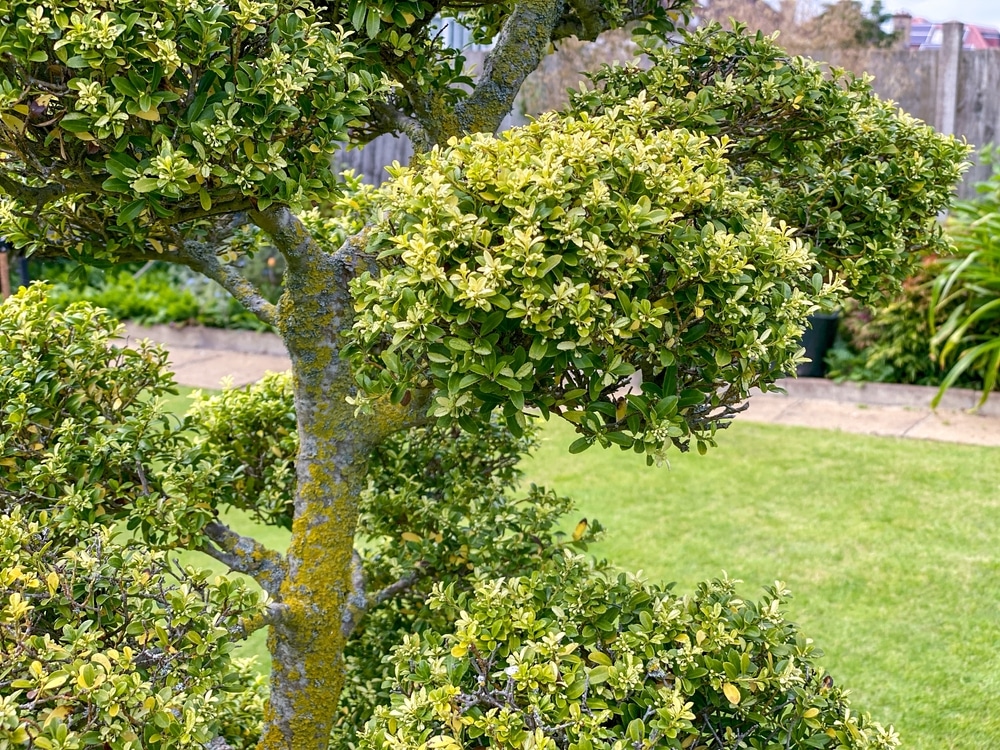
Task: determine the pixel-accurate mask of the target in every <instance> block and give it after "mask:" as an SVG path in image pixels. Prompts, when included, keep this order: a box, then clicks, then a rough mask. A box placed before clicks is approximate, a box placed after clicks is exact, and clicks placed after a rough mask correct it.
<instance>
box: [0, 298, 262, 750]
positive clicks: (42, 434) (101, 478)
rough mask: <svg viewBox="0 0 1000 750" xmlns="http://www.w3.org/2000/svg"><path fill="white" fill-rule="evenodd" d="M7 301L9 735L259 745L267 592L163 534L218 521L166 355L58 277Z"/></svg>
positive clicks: (56, 745) (0, 490)
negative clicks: (49, 288) (66, 294)
mask: <svg viewBox="0 0 1000 750" xmlns="http://www.w3.org/2000/svg"><path fill="white" fill-rule="evenodd" d="M0 312H2V314H0V467H2V468H3V473H2V475H0V476H2V479H0V747H2V748H20V747H25V748H41V749H42V750H71V749H76V748H82V747H90V746H96V747H106V748H113V749H114V750H140V748H142V749H151V748H181V747H191V748H195V747H202V746H204V745H205V744H207V743H208V742H210V741H212V740H213V739H215V738H222V739H224V740H225V741H226V742H227V743H228V744H229V745H230V746H231V747H233V748H243V747H249V746H252V744H253V743H254V742H256V738H257V735H258V733H259V725H260V720H261V715H262V708H263V701H264V697H265V690H264V687H263V683H262V680H261V677H260V676H259V675H258V674H256V673H255V670H254V668H253V667H252V666H251V665H249V664H246V663H244V662H241V661H240V660H238V659H235V658H234V649H235V648H236V645H237V644H238V643H239V641H240V640H241V639H242V637H243V632H244V626H245V623H246V621H248V620H251V619H253V618H255V617H256V616H258V615H259V613H260V611H261V605H262V598H261V596H260V593H259V592H258V591H256V590H255V589H253V588H252V587H250V586H249V585H248V584H247V583H246V582H245V581H242V580H239V579H232V580H230V579H227V578H223V577H216V576H213V575H209V574H208V573H207V572H205V571H200V570H197V569H194V568H191V567H187V566H182V565H180V564H178V563H177V562H176V560H174V559H172V557H171V555H170V554H169V552H168V550H166V549H164V550H159V549H157V547H159V546H162V545H166V546H168V547H171V546H176V545H178V544H180V543H181V542H182V539H181V538H180V537H181V536H183V535H186V534H192V533H196V531H197V529H198V528H199V526H200V525H203V524H204V523H205V522H206V521H207V520H208V519H209V518H211V509H210V507H209V506H208V504H207V503H205V502H203V501H201V500H198V499H197V497H196V496H194V495H193V494H192V490H193V489H194V488H197V487H201V488H207V487H209V484H207V483H206V482H205V481H202V480H203V479H204V477H201V478H200V479H199V478H198V477H199V475H200V474H201V470H196V469H194V468H193V467H192V466H190V465H184V464H183V462H182V461H181V460H180V458H179V456H180V454H181V453H182V452H183V448H184V444H183V438H182V436H180V434H179V430H178V429H177V427H178V424H177V421H176V419H173V420H171V419H170V418H169V417H168V415H167V414H166V413H165V412H164V411H163V408H162V403H161V396H162V394H164V393H165V392H167V391H169V390H170V389H171V388H172V378H171V376H170V374H169V373H168V372H167V371H166V370H165V369H164V367H165V353H164V352H163V351H162V350H160V349H155V348H152V347H150V346H141V347H139V348H138V349H136V350H125V349H117V348H114V347H112V346H111V345H110V344H111V340H112V337H113V336H114V334H115V333H116V332H117V330H118V324H117V322H116V321H113V320H112V319H111V318H110V317H109V316H108V315H107V314H106V313H104V312H101V311H99V310H96V309H95V308H93V307H91V306H89V305H86V304H77V305H72V306H70V308H69V309H68V310H66V311H65V312H64V313H60V312H57V311H55V310H54V309H53V308H52V305H51V303H50V302H49V301H47V300H46V287H44V286H34V287H31V288H30V289H28V290H26V291H24V292H21V293H20V294H18V295H16V296H14V297H12V298H10V299H8V300H7V301H5V302H4V303H3V305H2V306H0ZM130 529H131V530H130Z"/></svg>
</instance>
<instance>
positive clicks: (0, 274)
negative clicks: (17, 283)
mask: <svg viewBox="0 0 1000 750" xmlns="http://www.w3.org/2000/svg"><path fill="white" fill-rule="evenodd" d="M9 296H10V262H9V261H8V259H7V251H6V249H4V248H2V247H0V299H7V298H8V297H9Z"/></svg>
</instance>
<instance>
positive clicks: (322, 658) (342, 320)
mask: <svg viewBox="0 0 1000 750" xmlns="http://www.w3.org/2000/svg"><path fill="white" fill-rule="evenodd" d="M254 221H255V222H256V223H257V224H258V225H259V226H260V227H261V228H262V229H264V230H265V231H266V232H267V233H268V234H269V235H270V236H271V238H272V239H273V240H274V243H275V246H276V247H277V248H278V249H279V250H281V251H282V253H283V254H284V256H285V258H286V260H287V262H288V267H287V269H286V272H285V275H284V283H285V292H284V294H283V295H282V298H281V303H280V305H279V308H278V314H277V327H278V331H279V333H280V334H281V336H282V338H283V339H284V342H285V346H286V347H287V348H288V353H289V355H290V357H291V360H292V375H293V380H294V389H295V411H296V418H297V421H298V434H299V453H298V456H297V457H296V464H295V469H296V488H295V515H294V520H293V522H292V539H291V543H290V545H289V548H288V554H287V556H286V563H287V571H288V572H287V575H286V577H285V580H284V581H283V583H282V585H281V588H280V591H279V592H278V599H279V600H280V602H281V604H283V605H284V606H283V607H282V612H283V614H282V616H281V618H280V619H279V621H278V622H276V623H273V624H272V625H271V630H270V634H269V636H268V649H269V650H270V652H271V658H272V667H271V696H270V701H269V703H268V708H267V710H266V712H265V715H264V730H263V733H262V735H261V740H260V744H259V746H258V750H326V748H327V746H328V744H329V736H330V729H331V727H332V724H333V717H334V714H335V710H336V707H337V700H338V699H339V697H340V693H341V691H342V689H343V687H344V681H345V678H346V675H345V667H344V646H345V644H346V642H347V638H348V636H349V635H350V630H351V628H352V627H353V625H354V623H356V622H357V620H358V619H359V617H360V616H361V615H362V614H363V611H364V609H365V607H366V603H367V602H366V597H365V592H364V590H363V581H359V580H356V577H355V575H354V570H353V556H354V555H353V553H354V534H355V532H356V528H357V521H358V501H359V497H360V494H361V491H362V490H363V489H364V487H365V486H366V484H367V479H366V471H367V463H368V456H369V455H370V454H371V452H372V449H373V448H375V446H377V445H378V444H379V443H380V442H381V441H382V440H384V439H385V438H386V437H387V436H388V435H390V434H391V433H393V432H395V431H397V430H401V429H405V428H407V427H411V426H413V425H415V424H418V423H420V422H421V421H422V414H423V411H424V405H425V401H424V399H423V397H421V398H414V399H412V401H411V402H410V403H409V405H408V406H406V407H402V406H398V405H393V404H391V403H388V402H387V401H386V402H378V403H376V404H375V408H374V409H373V411H372V413H370V414H365V415H361V416H357V417H356V416H355V414H354V407H353V406H352V405H350V404H349V403H347V397H348V396H349V395H350V394H352V393H353V392H354V390H355V388H354V380H353V377H352V375H351V372H350V367H349V365H348V364H347V363H346V362H344V361H342V360H341V358H340V350H341V346H342V344H343V341H342V339H343V335H344V334H345V333H346V332H348V331H349V330H350V328H351V324H352V322H353V318H354V301H353V300H352V298H351V295H350V291H349V284H350V282H351V280H352V279H353V278H354V277H355V276H357V275H358V273H359V272H360V270H362V269H361V268H359V267H358V265H359V264H360V263H361V262H362V258H364V253H363V248H361V247H359V246H357V245H355V244H354V242H353V239H352V240H349V241H348V242H347V243H345V245H344V247H342V248H341V249H340V250H339V251H337V252H336V253H333V254H331V253H328V252H326V251H324V250H323V249H322V248H321V247H319V246H318V245H317V243H316V242H315V241H314V240H313V239H312V238H311V237H310V236H309V234H308V232H307V231H306V230H305V227H303V226H302V223H301V222H299V221H298V219H296V218H295V217H294V216H293V215H292V214H291V212H290V211H288V210H287V209H285V208H273V209H271V210H270V211H267V212H261V213H257V214H254ZM359 239H361V240H363V238H359Z"/></svg>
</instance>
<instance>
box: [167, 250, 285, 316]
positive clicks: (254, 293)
mask: <svg viewBox="0 0 1000 750" xmlns="http://www.w3.org/2000/svg"><path fill="white" fill-rule="evenodd" d="M181 259H182V260H181V262H183V263H185V265H187V266H189V267H190V268H193V269H194V270H195V271H198V272H199V273H202V274H204V275H205V276H207V277H208V278H210V279H212V281H215V282H217V283H218V284H219V285H220V286H221V287H222V288H223V289H225V290H226V291H227V292H229V293H230V294H231V295H233V297H234V298H236V301H237V302H239V303H240V304H241V305H243V307H245V308H246V309H247V310H249V311H250V312H251V313H253V314H254V315H256V316H257V318H258V319H259V320H261V321H263V322H264V323H267V324H268V325H275V324H276V323H277V309H276V308H275V306H274V305H273V304H271V303H270V302H268V301H267V299H265V297H264V295H263V294H261V293H260V290H259V289H257V287H256V286H254V284H253V283H252V282H251V281H250V280H249V279H248V278H246V277H245V276H244V275H243V274H241V273H240V272H239V270H238V269H237V268H236V267H235V266H232V265H230V264H228V263H223V262H222V261H221V260H219V256H218V255H216V253H215V248H213V247H208V246H207V245H204V244H202V243H198V242H185V243H184V248H183V250H182V251H181Z"/></svg>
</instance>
